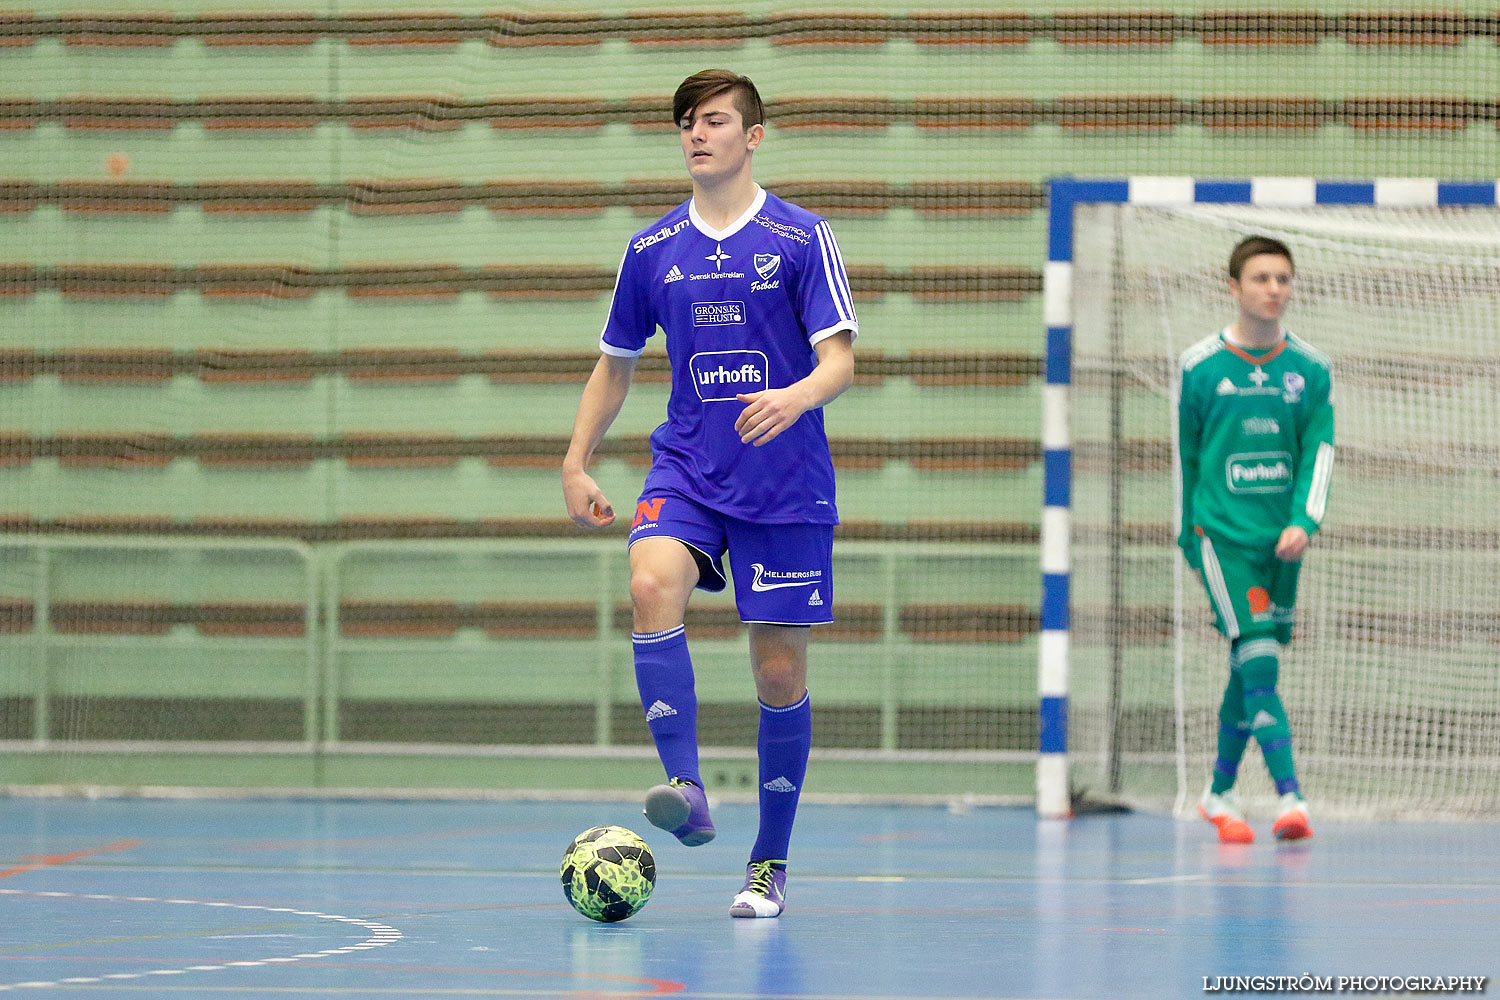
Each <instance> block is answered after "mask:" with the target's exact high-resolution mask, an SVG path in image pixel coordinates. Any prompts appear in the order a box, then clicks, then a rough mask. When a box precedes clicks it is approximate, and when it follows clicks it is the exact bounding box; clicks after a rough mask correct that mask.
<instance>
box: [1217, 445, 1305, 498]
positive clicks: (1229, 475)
mask: <svg viewBox="0 0 1500 1000" xmlns="http://www.w3.org/2000/svg"><path fill="white" fill-rule="evenodd" d="M1224 477H1225V479H1226V480H1227V481H1228V485H1229V492H1231V493H1285V492H1286V491H1287V490H1290V489H1291V488H1292V456H1291V453H1290V452H1285V451H1253V452H1240V453H1238V454H1235V455H1230V456H1229V457H1228V458H1227V459H1225V460H1224Z"/></svg>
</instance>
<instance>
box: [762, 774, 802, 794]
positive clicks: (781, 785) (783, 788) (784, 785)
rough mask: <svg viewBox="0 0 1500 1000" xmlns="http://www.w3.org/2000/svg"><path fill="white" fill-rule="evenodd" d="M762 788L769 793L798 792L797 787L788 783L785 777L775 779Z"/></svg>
mask: <svg viewBox="0 0 1500 1000" xmlns="http://www.w3.org/2000/svg"><path fill="white" fill-rule="evenodd" d="M760 787H762V788H764V789H765V790H766V791H768V792H795V791H796V790H797V786H796V785H794V784H792V783H791V782H790V781H787V780H786V778H785V777H780V778H774V779H772V780H770V781H767V782H766V783H765V784H763V785H761V786H760Z"/></svg>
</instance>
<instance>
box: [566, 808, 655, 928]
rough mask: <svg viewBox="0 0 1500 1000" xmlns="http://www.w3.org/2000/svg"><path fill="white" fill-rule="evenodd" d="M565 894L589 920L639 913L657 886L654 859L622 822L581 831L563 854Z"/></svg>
mask: <svg viewBox="0 0 1500 1000" xmlns="http://www.w3.org/2000/svg"><path fill="white" fill-rule="evenodd" d="M561 874H562V887H563V895H564V896H566V897H568V902H569V903H571V904H572V905H573V909H575V910H577V911H578V912H579V913H582V914H583V915H584V916H585V917H588V918H589V919H590V920H598V921H602V922H603V923H614V922H615V921H616V920H624V919H625V918H626V917H628V916H631V915H633V914H635V913H637V912H638V911H639V910H640V908H641V907H643V906H645V905H646V901H647V900H649V899H650V898H651V891H652V890H653V889H655V888H656V858H655V857H653V856H652V854H651V848H649V847H647V846H646V842H645V841H644V840H642V839H641V838H640V837H638V836H636V835H635V834H634V833H632V832H631V831H629V830H627V829H625V828H624V827H623V826H596V827H592V828H590V829H588V830H585V831H583V832H582V833H580V834H579V835H578V836H577V837H575V838H573V842H572V843H571V844H569V845H568V849H567V850H566V851H564V852H563V859H562V872H561Z"/></svg>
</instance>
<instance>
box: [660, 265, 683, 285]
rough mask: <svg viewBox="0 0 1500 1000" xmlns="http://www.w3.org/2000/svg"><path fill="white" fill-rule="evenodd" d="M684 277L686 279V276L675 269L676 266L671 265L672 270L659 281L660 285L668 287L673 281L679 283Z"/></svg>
mask: <svg viewBox="0 0 1500 1000" xmlns="http://www.w3.org/2000/svg"><path fill="white" fill-rule="evenodd" d="M684 277H686V275H684V274H683V273H682V271H681V270H680V269H679V268H678V267H677V265H676V264H673V265H672V270H670V271H668V272H667V276H666V277H665V278H663V279H661V283H662V284H663V285H670V284H671V283H672V282H674V281H681V280H682V279H683V278H684Z"/></svg>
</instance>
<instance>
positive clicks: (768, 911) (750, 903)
mask: <svg viewBox="0 0 1500 1000" xmlns="http://www.w3.org/2000/svg"><path fill="white" fill-rule="evenodd" d="M784 909H786V862H785V861H770V860H767V861H752V862H750V864H748V865H746V866H745V888H743V889H741V890H740V893H739V895H737V896H735V897H734V902H733V903H730V904H729V915H730V916H731V917H779V916H781V911H782V910H784Z"/></svg>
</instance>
